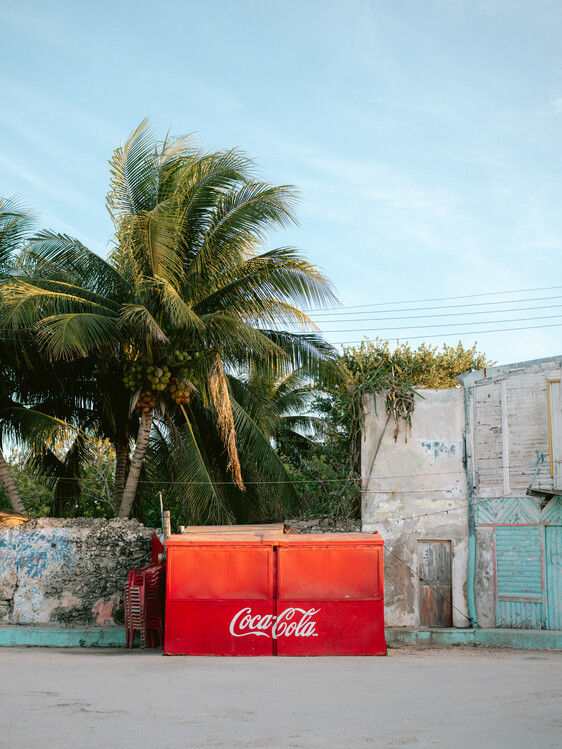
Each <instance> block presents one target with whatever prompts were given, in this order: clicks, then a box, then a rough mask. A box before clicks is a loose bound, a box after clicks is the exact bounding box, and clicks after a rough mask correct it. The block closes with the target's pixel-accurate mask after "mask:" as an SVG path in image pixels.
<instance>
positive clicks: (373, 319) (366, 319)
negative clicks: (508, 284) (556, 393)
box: [320, 296, 562, 324]
mask: <svg viewBox="0 0 562 749" xmlns="http://www.w3.org/2000/svg"><path fill="white" fill-rule="evenodd" d="M560 298H562V297H559V296H556V297H545V299H560ZM525 301H528V300H525ZM529 301H531V300H529ZM506 303H507V302H506ZM555 307H562V304H549V305H548V309H549V310H550V309H553V308H555ZM420 309H423V308H422V307H420ZM426 309H432V307H427V308H426ZM536 309H545V308H544V305H541V306H540V307H511V308H510V309H501V310H496V309H488V310H479V311H477V310H475V311H473V312H451V313H445V314H441V313H439V314H435V315H415V316H414V315H404V316H402V317H360V318H358V319H355V318H350V319H342V318H337V317H336V318H334V319H329V320H321V321H320V323H321V324H324V323H332V322H388V321H389V320H411V319H412V317H414V318H415V319H416V320H424V319H431V318H432V317H468V315H491V314H500V315H503V314H504V313H506V312H526V311H527V310H536ZM396 311H397V312H406V311H407V310H396ZM414 311H417V310H414ZM357 314H362V313H361V312H360V313H357Z"/></svg>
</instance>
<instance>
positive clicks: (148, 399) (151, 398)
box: [135, 390, 156, 413]
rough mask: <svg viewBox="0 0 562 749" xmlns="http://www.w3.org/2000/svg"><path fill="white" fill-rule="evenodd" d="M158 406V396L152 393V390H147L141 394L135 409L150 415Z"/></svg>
mask: <svg viewBox="0 0 562 749" xmlns="http://www.w3.org/2000/svg"><path fill="white" fill-rule="evenodd" d="M155 406H156V396H155V395H154V393H153V392H152V390H145V392H144V393H141V394H140V395H139V399H138V401H137V402H136V404H135V408H137V409H138V410H139V411H144V412H145V413H148V412H149V411H151V410H152V409H153V408H154V407H155Z"/></svg>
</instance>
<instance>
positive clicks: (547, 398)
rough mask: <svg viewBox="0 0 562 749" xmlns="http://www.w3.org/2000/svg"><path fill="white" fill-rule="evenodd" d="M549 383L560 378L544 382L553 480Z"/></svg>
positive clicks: (551, 466)
mask: <svg viewBox="0 0 562 749" xmlns="http://www.w3.org/2000/svg"><path fill="white" fill-rule="evenodd" d="M551 382H560V377H558V379H552V380H547V381H546V404H547V405H546V407H547V408H548V446H549V450H550V475H551V477H552V478H554V458H553V456H552V416H551V413H550V383H551Z"/></svg>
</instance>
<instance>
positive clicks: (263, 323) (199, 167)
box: [3, 122, 335, 517]
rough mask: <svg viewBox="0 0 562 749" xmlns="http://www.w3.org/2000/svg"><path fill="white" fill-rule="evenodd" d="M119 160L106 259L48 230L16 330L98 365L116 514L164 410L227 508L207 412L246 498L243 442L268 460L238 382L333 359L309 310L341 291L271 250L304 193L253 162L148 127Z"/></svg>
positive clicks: (96, 385) (15, 288) (94, 384)
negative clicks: (238, 395)
mask: <svg viewBox="0 0 562 749" xmlns="http://www.w3.org/2000/svg"><path fill="white" fill-rule="evenodd" d="M110 164H111V171H112V177H111V186H110V192H109V195H108V207H109V210H110V212H111V215H112V216H113V219H114V222H115V246H114V248H113V250H112V252H111V254H110V257H109V259H108V261H104V260H102V259H101V258H100V257H98V256H97V255H95V254H94V253H92V252H90V251H89V250H88V249H87V248H86V247H84V246H83V245H82V244H81V243H80V242H78V241H77V240H75V239H72V238H70V237H67V236H64V235H60V234H55V233H53V232H43V233H42V234H40V235H37V236H36V237H35V239H34V240H33V241H32V242H31V244H30V247H29V249H28V250H27V252H26V253H25V257H24V259H23V261H22V268H23V269H24V271H23V272H22V275H21V276H20V277H19V278H17V279H14V281H13V282H12V283H11V284H7V285H6V287H5V289H4V314H3V326H9V327H12V328H13V329H14V330H18V329H22V328H23V329H24V330H26V331H30V332H32V334H33V335H35V336H36V338H37V340H38V341H39V343H40V345H41V346H42V347H43V348H44V350H45V352H47V353H48V355H49V356H50V357H51V359H52V360H76V359H78V358H80V357H85V358H88V359H89V360H90V361H91V363H92V376H91V378H90V382H89V383H88V385H87V387H86V390H88V389H89V397H90V398H91V401H90V406H91V409H92V411H93V412H95V413H96V414H99V418H98V420H97V429H98V431H99V432H100V433H102V434H103V436H106V437H107V438H109V439H110V440H111V441H112V442H113V444H114V446H115V449H116V454H117V470H116V481H115V484H116V490H117V496H116V514H119V515H120V516H122V517H126V516H128V515H129V512H130V510H131V506H132V504H133V501H134V498H135V493H136V489H137V485H138V481H139V477H140V473H141V470H142V467H143V462H144V458H145V455H146V450H147V448H148V444H149V439H150V434H151V430H152V427H153V421H154V417H155V415H156V416H157V418H158V420H159V421H160V423H161V428H162V430H163V434H165V435H166V437H167V438H168V437H169V435H171V434H172V432H174V430H175V433H176V434H181V435H182V437H183V443H184V446H186V449H187V450H188V452H189V456H190V457H189V465H190V467H191V471H192V474H193V475H197V476H198V477H199V478H200V479H201V481H200V482H199V483H198V486H199V487H200V489H198V490H197V492H196V494H197V501H199V502H210V503H211V504H213V503H215V504H217V503H218V504H220V501H219V499H220V498H219V497H218V495H217V487H216V482H215V481H214V479H213V460H215V462H216V454H215V455H214V457H213V455H210V454H206V453H204V452H203V451H202V450H201V439H199V441H198V439H197V436H196V433H198V432H199V437H201V434H200V425H198V424H197V421H198V419H197V418H195V416H194V415H195V414H199V417H198V418H199V420H200V419H202V418H204V419H206V420H207V422H209V421H211V422H212V423H213V424H214V425H215V426H216V431H217V433H218V435H219V444H220V450H219V452H220V453H224V454H225V456H226V470H227V472H228V475H229V476H230V477H231V480H232V483H233V484H234V485H235V486H236V487H237V489H238V491H239V492H240V491H244V489H245V484H244V479H243V468H242V464H241V458H240V445H241V440H242V434H243V433H244V434H245V435H246V436H247V437H248V439H247V440H246V445H245V449H246V451H248V450H249V449H250V448H249V447H248V445H249V444H253V445H254V449H255V450H257V454H260V452H261V454H262V455H263V453H264V445H263V441H261V442H260V440H257V439H256V434H257V432H256V430H255V429H252V428H250V425H249V423H248V419H247V414H246V415H244V411H243V409H242V408H241V407H240V404H238V403H237V402H236V400H235V398H234V397H233V395H232V387H231V384H230V378H232V376H233V375H235V374H236V373H239V372H243V371H247V370H248V368H250V367H251V366H252V365H253V364H255V363H256V362H258V361H259V362H260V367H261V368H262V369H264V370H265V369H268V368H269V369H270V370H271V371H272V372H278V371H279V369H280V367H282V366H289V367H295V366H296V367H306V368H308V370H309V371H311V372H313V371H314V370H315V369H318V368H321V367H325V366H326V364H327V363H328V362H334V361H335V354H334V351H333V350H332V349H331V348H330V347H329V346H327V344H325V342H324V341H323V340H322V339H321V337H320V336H319V335H318V334H317V333H316V331H315V329H314V326H313V324H312V322H311V321H310V319H309V318H308V317H307V316H306V315H305V314H304V313H303V312H302V311H301V309H300V307H301V306H306V305H326V304H332V303H334V295H333V292H332V290H331V287H330V285H329V283H328V282H327V280H326V279H325V278H324V277H323V276H322V275H321V273H320V272H319V271H318V270H317V269H316V268H314V267H313V266H311V265H310V264H309V263H307V262H306V261H305V260H304V259H303V258H302V257H301V255H300V254H299V253H298V252H297V251H296V250H294V249H292V248H281V249H277V250H270V251H267V252H260V251H261V250H263V247H264V244H265V242H266V239H267V237H268V235H269V233H270V231H272V230H273V229H275V228H278V227H285V226H288V225H289V224H291V223H293V222H294V215H293V203H294V200H295V193H294V190H293V189H292V188H290V187H287V186H282V187H276V186H273V185H270V184H268V183H265V182H262V181H259V180H257V179H256V177H255V174H254V172H255V167H254V164H253V163H252V161H251V160H250V159H249V158H248V157H247V156H245V155H244V154H243V153H241V152H239V151H235V150H233V151H219V152H214V153H203V152H201V151H200V150H198V149H196V148H194V147H193V146H192V145H191V144H190V143H189V141H187V140H186V139H179V140H176V141H169V140H165V141H164V142H163V143H161V144H157V143H156V142H155V140H154V137H153V135H152V133H151V132H150V130H149V128H148V125H147V123H146V122H143V123H141V125H140V126H139V127H138V128H137V129H136V130H135V131H134V132H133V134H132V135H131V136H130V138H129V139H128V141H127V143H126V144H125V146H124V147H122V148H118V149H117V150H116V151H115V152H114V154H113V158H112V160H111V162H110ZM303 331H306V332H303ZM123 376H124V382H125V385H126V387H129V388H130V389H131V390H132V391H133V395H132V398H131V399H130V401H129V399H128V398H127V399H126V398H125V397H124V396H125V393H126V390H125V389H124V387H123V385H122V384H121V382H120V380H121V378H122V377H123ZM102 383H103V386H102ZM188 402H189V405H188ZM250 434H253V443H252V439H250ZM131 437H134V438H135V448H134V451H133V453H132V455H131V457H130V460H129V440H130V438H131ZM258 442H259V444H260V447H259V448H258ZM213 449H214V450H215V449H216V445H215V447H214V448H213ZM125 476H126V480H125ZM119 495H120V496H119Z"/></svg>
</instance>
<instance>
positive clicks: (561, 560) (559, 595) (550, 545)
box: [545, 525, 562, 629]
mask: <svg viewBox="0 0 562 749" xmlns="http://www.w3.org/2000/svg"><path fill="white" fill-rule="evenodd" d="M545 552H546V600H547V608H548V611H547V627H548V629H562V526H559V525H552V526H550V527H548V526H547V527H546V528H545Z"/></svg>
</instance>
